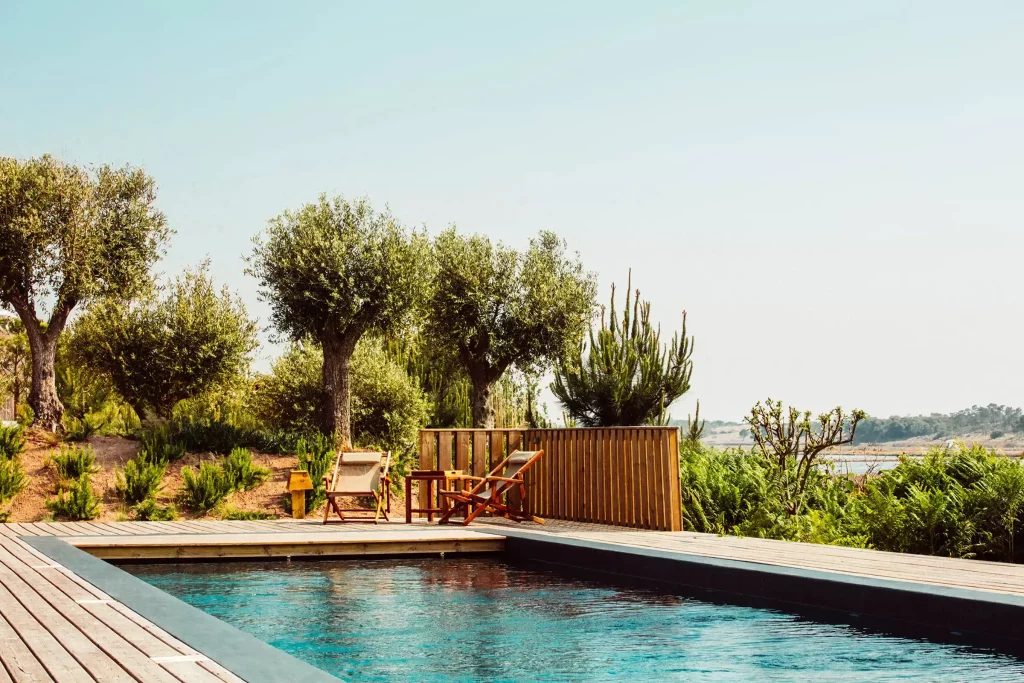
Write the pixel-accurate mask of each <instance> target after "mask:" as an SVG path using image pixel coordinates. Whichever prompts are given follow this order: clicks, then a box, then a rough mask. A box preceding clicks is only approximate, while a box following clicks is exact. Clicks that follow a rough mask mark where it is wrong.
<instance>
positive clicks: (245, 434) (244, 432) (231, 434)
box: [173, 417, 259, 455]
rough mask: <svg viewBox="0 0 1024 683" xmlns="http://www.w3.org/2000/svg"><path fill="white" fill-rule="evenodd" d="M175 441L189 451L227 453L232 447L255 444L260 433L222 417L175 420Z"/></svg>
mask: <svg viewBox="0 0 1024 683" xmlns="http://www.w3.org/2000/svg"><path fill="white" fill-rule="evenodd" d="M173 438H174V440H175V441H177V442H179V443H181V444H182V445H184V446H185V448H186V449H187V450H189V451H192V452H193V453H195V452H205V453H216V454H217V455H227V454H229V453H230V452H231V451H232V449H235V448H239V447H245V446H249V445H253V444H254V442H257V441H258V440H259V435H258V434H254V433H253V432H252V431H250V430H248V429H246V428H244V427H240V426H238V425H236V424H234V423H233V422H232V421H231V420H229V419H226V418H222V417H210V418H204V419H200V420H195V421H192V420H189V421H177V420H176V421H175V422H174V434H173Z"/></svg>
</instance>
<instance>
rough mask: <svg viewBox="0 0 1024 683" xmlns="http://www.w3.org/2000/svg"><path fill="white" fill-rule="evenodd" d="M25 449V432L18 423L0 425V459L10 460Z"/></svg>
mask: <svg viewBox="0 0 1024 683" xmlns="http://www.w3.org/2000/svg"><path fill="white" fill-rule="evenodd" d="M24 450H25V434H24V431H23V430H22V428H21V426H20V425H17V426H14V427H3V426H0V459H2V460H10V459H11V458H16V457H18V456H19V455H21V453H22V451H24Z"/></svg>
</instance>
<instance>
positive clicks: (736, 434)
mask: <svg viewBox="0 0 1024 683" xmlns="http://www.w3.org/2000/svg"><path fill="white" fill-rule="evenodd" d="M672 424H674V425H679V426H681V427H683V428H684V429H685V428H686V420H673V421H672ZM747 429H748V428H747V425H746V423H745V422H729V421H725V420H714V421H712V420H708V422H707V423H706V424H705V426H704V441H705V442H706V443H707V444H709V445H715V446H720V447H732V446H750V445H752V444H753V439H751V438H750V434H749V432H748V431H747ZM949 439H963V440H965V441H972V442H978V443H982V444H984V445H986V446H988V447H991V448H997V449H1000V450H1005V451H1017V450H1019V449H1020V447H1021V446H1024V411H1022V410H1021V409H1020V408H1011V407H1010V406H1003V405H998V404H995V403H990V404H988V405H987V406H971V407H970V408H965V409H964V410H960V411H957V412H955V413H948V414H942V413H932V414H931V415H907V416H899V415H894V416H891V417H875V416H870V417H869V419H868V420H865V421H864V422H861V423H860V425H858V426H857V439H856V441H855V442H854V445H855V446H861V445H867V444H889V445H891V446H893V447H896V448H927V447H928V446H929V445H935V444H942V443H945V442H946V441H948V440H949Z"/></svg>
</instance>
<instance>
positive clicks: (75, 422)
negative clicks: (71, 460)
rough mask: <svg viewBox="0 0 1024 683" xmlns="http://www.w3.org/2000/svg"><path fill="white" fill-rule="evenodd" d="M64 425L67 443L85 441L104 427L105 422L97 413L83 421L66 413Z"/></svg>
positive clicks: (87, 416)
mask: <svg viewBox="0 0 1024 683" xmlns="http://www.w3.org/2000/svg"><path fill="white" fill-rule="evenodd" d="M63 423H64V435H63V436H64V440H65V441H85V440H86V439H88V438H89V437H90V436H92V435H93V434H95V433H96V432H98V431H99V430H100V428H102V427H103V426H104V424H105V421H104V420H103V417H102V415H96V414H95V413H89V414H88V415H86V416H85V417H84V418H81V419H79V418H77V417H74V416H72V415H71V414H70V413H64V417H63Z"/></svg>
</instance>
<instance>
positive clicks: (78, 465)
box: [51, 444, 100, 480]
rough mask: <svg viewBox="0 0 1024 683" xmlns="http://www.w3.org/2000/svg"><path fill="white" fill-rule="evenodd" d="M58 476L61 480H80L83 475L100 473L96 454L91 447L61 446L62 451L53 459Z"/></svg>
mask: <svg viewBox="0 0 1024 683" xmlns="http://www.w3.org/2000/svg"><path fill="white" fill-rule="evenodd" d="M51 461H52V463H53V467H54V469H55V470H57V476H58V477H60V478H61V479H67V480H71V479H79V478H80V477H82V476H83V475H90V474H95V473H96V472H99V471H100V467H99V465H97V464H96V454H95V453H93V451H92V448H91V447H90V446H69V445H66V444H64V445H61V447H60V451H59V452H58V453H57V455H55V456H53V458H52V459H51Z"/></svg>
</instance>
